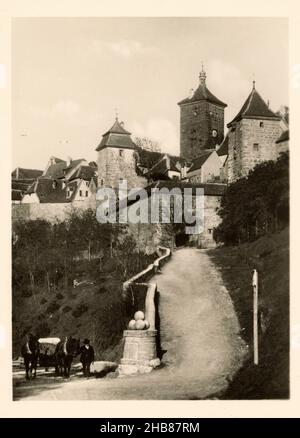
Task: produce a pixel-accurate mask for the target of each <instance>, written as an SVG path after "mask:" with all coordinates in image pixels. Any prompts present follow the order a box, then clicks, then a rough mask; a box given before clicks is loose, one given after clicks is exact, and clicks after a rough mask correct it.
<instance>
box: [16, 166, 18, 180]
mask: <svg viewBox="0 0 300 438" xmlns="http://www.w3.org/2000/svg"><path fill="white" fill-rule="evenodd" d="M16 179H19V168H18V167H17V168H16Z"/></svg>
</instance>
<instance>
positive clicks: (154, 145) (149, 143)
mask: <svg viewBox="0 0 300 438" xmlns="http://www.w3.org/2000/svg"><path fill="white" fill-rule="evenodd" d="M134 142H135V144H136V145H137V146H138V147H140V148H142V149H145V150H147V151H150V152H161V147H160V144H159V143H158V141H156V140H152V139H151V138H148V137H135V138H134Z"/></svg>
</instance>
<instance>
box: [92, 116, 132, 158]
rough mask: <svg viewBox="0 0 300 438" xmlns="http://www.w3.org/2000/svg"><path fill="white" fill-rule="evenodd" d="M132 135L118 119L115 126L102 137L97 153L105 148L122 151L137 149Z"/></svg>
mask: <svg viewBox="0 0 300 438" xmlns="http://www.w3.org/2000/svg"><path fill="white" fill-rule="evenodd" d="M130 136H131V133H130V132H129V131H126V129H124V126H123V122H119V120H118V117H116V120H115V123H114V124H113V126H112V127H111V128H110V129H109V130H108V131H107V132H106V133H105V134H103V135H102V140H101V142H100V144H99V145H98V147H97V148H96V151H100V150H101V149H104V148H105V147H115V148H120V149H135V143H134V142H133V141H132V139H131V137H130Z"/></svg>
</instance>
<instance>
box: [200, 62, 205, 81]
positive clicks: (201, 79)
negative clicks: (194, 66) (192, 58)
mask: <svg viewBox="0 0 300 438" xmlns="http://www.w3.org/2000/svg"><path fill="white" fill-rule="evenodd" d="M201 65H202V69H201V72H200V74H199V79H200V85H205V81H206V73H205V70H204V65H203V62H202V63H201Z"/></svg>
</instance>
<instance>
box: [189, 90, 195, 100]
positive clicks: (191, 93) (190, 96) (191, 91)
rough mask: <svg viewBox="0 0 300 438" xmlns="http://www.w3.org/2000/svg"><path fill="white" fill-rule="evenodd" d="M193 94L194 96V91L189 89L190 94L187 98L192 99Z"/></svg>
mask: <svg viewBox="0 0 300 438" xmlns="http://www.w3.org/2000/svg"><path fill="white" fill-rule="evenodd" d="M193 94H194V89H193V88H191V89H190V93H189V98H190V99H191V98H192V97H193Z"/></svg>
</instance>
